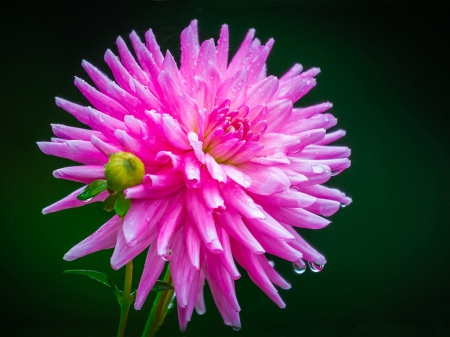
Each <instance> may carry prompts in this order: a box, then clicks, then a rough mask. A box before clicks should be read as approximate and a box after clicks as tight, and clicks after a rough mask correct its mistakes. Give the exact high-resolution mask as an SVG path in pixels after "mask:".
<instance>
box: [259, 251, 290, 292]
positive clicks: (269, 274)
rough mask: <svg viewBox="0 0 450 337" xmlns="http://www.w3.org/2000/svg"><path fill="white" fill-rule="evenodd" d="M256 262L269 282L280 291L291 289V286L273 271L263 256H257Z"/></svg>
mask: <svg viewBox="0 0 450 337" xmlns="http://www.w3.org/2000/svg"><path fill="white" fill-rule="evenodd" d="M258 260H259V263H260V264H261V267H262V268H263V270H264V272H265V273H266V275H267V277H268V278H269V280H270V282H272V283H273V284H275V285H277V286H279V287H280V288H281V289H291V285H290V284H289V283H288V282H287V281H286V280H285V279H283V278H282V277H281V276H280V274H278V273H277V272H276V271H275V269H274V268H273V267H272V266H271V265H270V263H269V261H267V258H266V256H265V255H258Z"/></svg>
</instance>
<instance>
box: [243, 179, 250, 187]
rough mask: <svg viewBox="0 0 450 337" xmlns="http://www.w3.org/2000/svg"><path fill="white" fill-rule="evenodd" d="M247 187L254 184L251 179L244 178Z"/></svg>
mask: <svg viewBox="0 0 450 337" xmlns="http://www.w3.org/2000/svg"><path fill="white" fill-rule="evenodd" d="M243 183H244V185H245V187H250V186H251V184H252V181H251V180H250V179H244V181H243Z"/></svg>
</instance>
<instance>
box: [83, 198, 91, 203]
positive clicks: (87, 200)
mask: <svg viewBox="0 0 450 337" xmlns="http://www.w3.org/2000/svg"><path fill="white" fill-rule="evenodd" d="M91 200H92V198H89V199H86V200H83V202H89V201H91Z"/></svg>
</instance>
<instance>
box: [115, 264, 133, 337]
mask: <svg viewBox="0 0 450 337" xmlns="http://www.w3.org/2000/svg"><path fill="white" fill-rule="evenodd" d="M132 277H133V260H131V261H130V262H128V263H127V265H126V267H125V285H124V288H123V294H122V298H121V299H120V303H119V304H120V322H119V329H118V330H117V337H124V336H125V329H126V327H127V319H128V311H129V310H130V306H131V303H133V298H132V297H131V281H132Z"/></svg>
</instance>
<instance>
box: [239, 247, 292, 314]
mask: <svg viewBox="0 0 450 337" xmlns="http://www.w3.org/2000/svg"><path fill="white" fill-rule="evenodd" d="M231 246H232V248H233V255H234V256H235V257H236V260H237V261H238V262H239V264H240V265H241V266H242V267H243V268H244V269H245V270H247V272H248V275H249V276H250V278H251V279H252V281H253V282H255V283H256V285H257V286H258V287H259V288H261V290H262V291H264V293H265V294H266V295H267V296H268V297H269V298H270V299H271V300H272V301H274V302H275V303H276V304H277V305H278V306H279V307H280V308H284V307H285V306H286V304H284V302H283V300H282V299H281V297H280V295H278V291H277V290H276V289H275V287H274V286H273V285H272V283H271V282H270V280H269V278H268V277H267V275H266V273H265V272H264V269H263V268H262V267H261V264H260V263H259V260H258V257H257V255H255V254H253V253H252V252H250V251H249V250H248V249H246V248H245V247H244V246H243V245H242V244H240V243H239V242H236V241H235V240H232V242H231Z"/></svg>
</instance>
